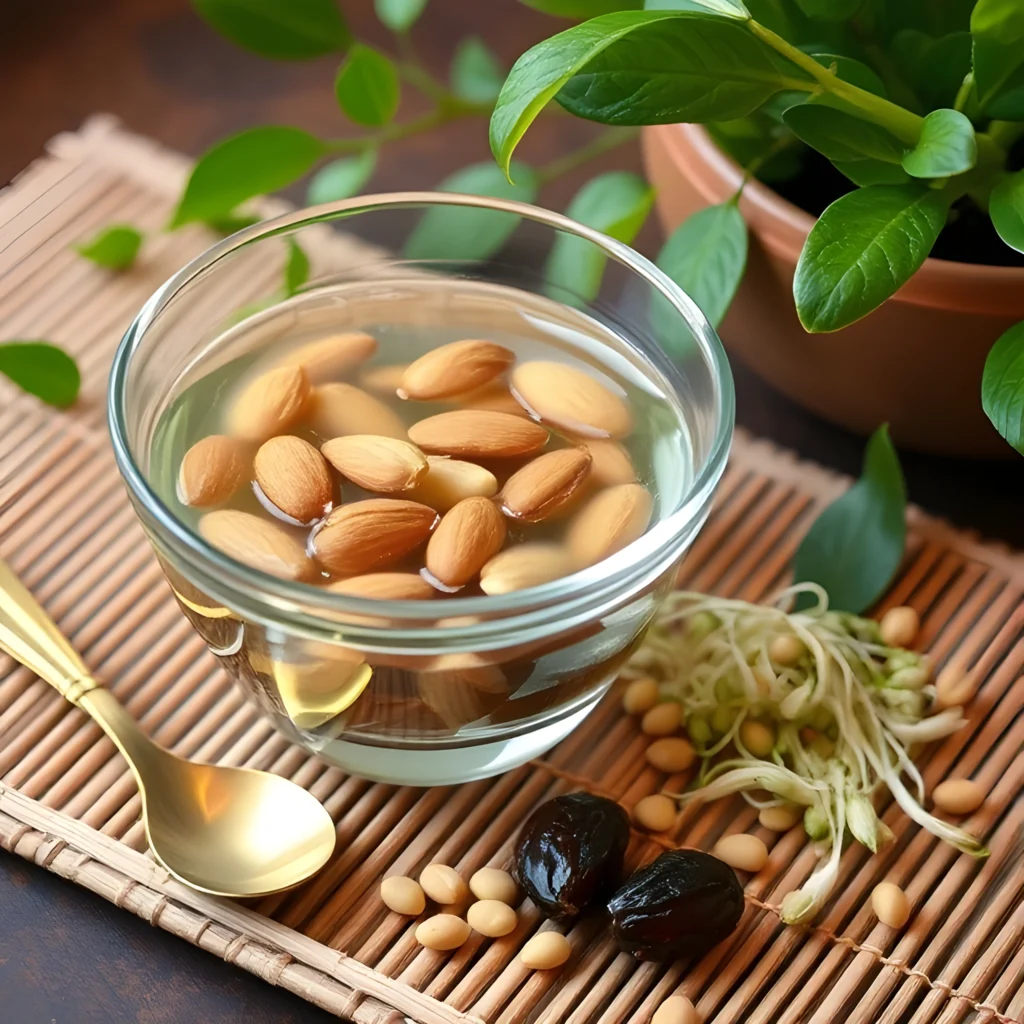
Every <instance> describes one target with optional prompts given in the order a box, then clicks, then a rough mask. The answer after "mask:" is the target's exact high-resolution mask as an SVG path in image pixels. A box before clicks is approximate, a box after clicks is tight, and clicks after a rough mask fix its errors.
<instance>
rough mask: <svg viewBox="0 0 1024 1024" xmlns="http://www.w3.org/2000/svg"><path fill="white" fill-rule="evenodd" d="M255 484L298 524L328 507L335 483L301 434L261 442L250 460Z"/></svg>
mask: <svg viewBox="0 0 1024 1024" xmlns="http://www.w3.org/2000/svg"><path fill="white" fill-rule="evenodd" d="M253 472H254V473H255V475H256V483H258V484H259V485H260V490H261V491H263V493H264V494H265V495H266V497H267V499H268V500H269V501H270V502H271V503H272V504H273V505H276V506H277V508H279V509H280V510H281V511H282V512H283V513H284V514H285V515H287V516H291V517H292V519H296V520H298V521H299V522H300V523H312V522H314V521H315V520H317V519H320V518H321V517H322V516H324V515H326V514H327V513H328V512H330V510H331V496H332V492H333V490H334V483H333V481H332V480H331V471H330V469H328V468H327V463H326V462H325V461H324V457H323V456H322V455H321V454H320V453H319V452H318V451H317V450H316V449H315V448H314V447H313V446H312V445H311V444H310V443H309V442H308V441H303V440H302V438H301V437H292V436H291V435H290V434H282V435H281V436H280V437H272V438H271V439H270V440H269V441H264V442H263V444H262V445H260V450H259V451H258V452H257V453H256V458H255V459H254V460H253Z"/></svg>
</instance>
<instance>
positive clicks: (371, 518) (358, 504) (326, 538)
mask: <svg viewBox="0 0 1024 1024" xmlns="http://www.w3.org/2000/svg"><path fill="white" fill-rule="evenodd" d="M436 522H437V513H436V512H435V511H434V510H433V509H432V508H428V507H427V506H426V505H420V504H419V503H418V502H415V501H402V500H399V499H395V498H368V499H366V500H365V501H355V502H353V503H352V504H351V505H342V506H341V507H340V508H336V509H335V510H334V511H333V512H332V513H331V514H330V515H329V516H328V517H327V518H326V519H325V520H324V522H323V524H322V525H321V526H320V528H319V529H318V530H317V531H316V532H315V533H314V534H313V537H312V542H311V546H312V548H313V554H314V555H315V556H316V559H317V561H318V562H319V563H320V564H321V565H322V566H323V567H324V568H325V569H327V570H328V571H329V572H332V573H338V574H339V575H343V576H359V575H362V574H363V573H368V572H370V571H371V570H373V569H379V568H383V567H385V566H388V565H393V564H394V563H395V562H397V561H398V560H399V559H400V558H402V557H404V556H405V555H407V554H409V553H410V552H411V551H414V550H415V549H416V548H418V547H419V546H420V545H421V544H422V543H423V542H424V541H425V540H426V539H427V538H428V537H429V536H430V531H431V530H432V529H433V528H434V524H435V523H436Z"/></svg>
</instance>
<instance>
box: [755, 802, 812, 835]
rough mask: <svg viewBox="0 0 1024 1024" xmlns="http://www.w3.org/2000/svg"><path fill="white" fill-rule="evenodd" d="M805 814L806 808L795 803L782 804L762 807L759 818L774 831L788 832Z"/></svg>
mask: <svg viewBox="0 0 1024 1024" xmlns="http://www.w3.org/2000/svg"><path fill="white" fill-rule="evenodd" d="M803 816H804V809H803V808H802V807H797V806H796V805H794V804H780V805H779V806H778V807H762V808H761V810H760V811H758V814H757V820H758V821H759V822H760V823H761V824H762V825H763V826H764V827H765V828H767V829H771V831H772V832H788V831H789V830H790V829H791V828H792V827H793V826H794V825H796V824H797V822H799V821H800V820H801V819H802V818H803Z"/></svg>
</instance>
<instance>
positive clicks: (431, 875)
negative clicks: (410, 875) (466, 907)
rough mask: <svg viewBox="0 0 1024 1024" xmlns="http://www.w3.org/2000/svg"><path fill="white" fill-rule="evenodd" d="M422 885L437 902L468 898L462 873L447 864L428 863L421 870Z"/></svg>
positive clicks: (446, 902)
mask: <svg viewBox="0 0 1024 1024" xmlns="http://www.w3.org/2000/svg"><path fill="white" fill-rule="evenodd" d="M420 885H422V886H423V891H424V892H425V893H426V894H427V895H428V896H429V897H430V898H431V899H432V900H433V901H434V902H435V903H443V904H451V903H461V902H462V900H464V899H465V898H466V883H465V882H464V881H463V880H462V875H460V874H459V873H458V871H456V870H455V868H453V867H449V866H448V865H447V864H428V865H427V866H426V867H425V868H424V869H423V870H422V871H421V872H420Z"/></svg>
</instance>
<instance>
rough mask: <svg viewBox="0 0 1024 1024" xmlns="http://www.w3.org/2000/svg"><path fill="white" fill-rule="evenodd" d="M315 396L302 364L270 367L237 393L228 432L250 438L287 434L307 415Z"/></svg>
mask: <svg viewBox="0 0 1024 1024" xmlns="http://www.w3.org/2000/svg"><path fill="white" fill-rule="evenodd" d="M311 395H312V388H311V386H310V383H309V378H308V377H307V376H306V374H305V371H304V370H303V369H302V367H301V366H282V367H279V368H278V369H276V370H269V371H268V372H267V373H264V374H263V375H262V376H260V377H257V378H256V379H255V380H254V381H252V382H251V383H250V384H248V385H247V386H246V387H245V388H243V389H242V391H241V392H240V393H239V394H238V395H237V396H236V398H235V400H234V403H233V405H232V406H231V408H230V409H229V411H228V417H227V425H228V432H229V433H231V434H234V435H235V437H242V438H245V439H246V440H248V441H266V440H268V439H269V438H271V437H275V436H276V435H277V434H284V433H285V432H287V431H288V430H289V429H290V428H291V427H292V426H294V425H295V423H297V422H298V421H299V420H300V419H301V418H302V417H303V416H304V415H305V414H306V411H307V409H308V407H309V403H310V398H311Z"/></svg>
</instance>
